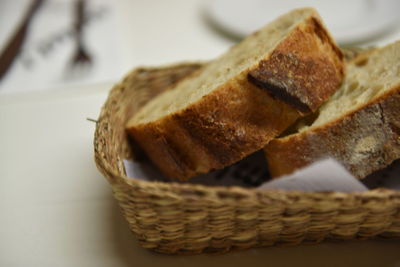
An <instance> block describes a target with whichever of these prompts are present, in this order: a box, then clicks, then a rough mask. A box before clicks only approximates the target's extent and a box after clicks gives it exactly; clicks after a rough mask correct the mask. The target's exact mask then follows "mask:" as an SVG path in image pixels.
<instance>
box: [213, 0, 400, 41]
mask: <svg viewBox="0 0 400 267" xmlns="http://www.w3.org/2000/svg"><path fill="white" fill-rule="evenodd" d="M304 6H312V7H315V8H316V9H317V10H318V11H319V13H320V14H321V16H322V17H323V19H324V21H325V23H326V25H327V26H328V28H329V30H330V31H331V32H332V34H333V36H334V37H335V39H336V40H337V41H338V42H339V43H341V44H351V43H361V42H363V41H367V40H370V39H373V38H377V37H379V36H381V35H383V34H385V33H387V32H388V31H390V30H391V29H393V28H394V27H395V26H396V22H398V21H399V16H398V14H397V13H398V10H399V9H400V1H397V0H384V1H382V0H381V1H378V0H352V1H344V0H336V1H317V0H280V1H268V0H236V1H232V0H211V1H209V2H208V5H207V6H206V12H207V14H208V16H209V18H210V19H211V20H212V21H213V23H214V24H216V25H217V26H218V27H219V28H221V29H222V30H224V31H226V32H227V33H229V34H233V35H235V36H237V37H244V36H246V35H248V34H250V33H251V32H253V31H254V30H256V29H258V28H260V27H262V26H263V25H265V24H267V23H268V22H270V21H272V20H273V19H275V18H276V17H278V16H280V15H282V14H284V13H285V12H287V11H289V10H291V9H293V8H298V7H304Z"/></svg>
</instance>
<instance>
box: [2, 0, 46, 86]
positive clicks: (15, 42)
mask: <svg viewBox="0 0 400 267" xmlns="http://www.w3.org/2000/svg"><path fill="white" fill-rule="evenodd" d="M43 2H44V0H34V1H33V2H32V4H31V5H30V7H29V9H28V11H27V13H26V14H25V16H24V19H23V21H22V23H21V25H20V26H19V28H18V30H17V31H16V32H15V34H14V36H13V37H12V38H11V39H10V41H9V43H8V44H7V45H6V47H5V49H4V50H3V52H2V53H1V55H0V81H1V80H2V78H3V77H4V75H5V74H6V73H7V71H8V70H9V69H10V67H11V65H12V63H13V62H14V59H15V58H16V57H17V55H18V53H19V52H20V50H21V47H22V45H23V43H24V41H25V39H26V34H27V32H28V28H29V24H30V22H31V21H32V19H33V17H34V15H35V14H36V12H37V11H38V10H39V8H40V6H41V5H42V4H43Z"/></svg>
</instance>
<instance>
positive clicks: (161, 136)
mask: <svg viewBox="0 0 400 267" xmlns="http://www.w3.org/2000/svg"><path fill="white" fill-rule="evenodd" d="M343 72H344V70H343V55H342V52H341V51H340V50H339V49H338V48H337V46H336V44H335V42H334V41H333V39H332V38H331V37H330V35H329V33H328V32H327V31H326V30H325V28H324V26H323V23H322V21H321V19H320V17H319V15H318V14H317V12H316V11H315V10H314V9H311V8H304V9H298V10H294V11H292V12H290V13H288V14H286V15H283V16H281V17H280V18H278V19H277V20H275V21H274V22H272V23H270V24H269V25H267V26H266V27H264V28H263V29H261V30H259V31H257V32H255V33H254V34H252V35H250V36H248V37H247V38H246V39H245V40H243V41H242V42H241V43H239V44H237V45H235V46H233V47H232V48H231V49H230V50H229V51H227V52H226V53H225V54H223V55H221V56H220V57H219V58H217V59H216V60H214V61H212V62H210V63H208V64H206V65H205V66H204V67H203V68H201V69H200V70H199V71H197V72H196V73H194V74H193V75H191V76H190V77H188V78H186V79H184V80H183V81H181V82H179V83H178V84H176V85H175V86H174V87H173V88H171V90H168V91H166V92H165V93H163V94H161V95H159V96H157V97H156V98H154V99H152V100H151V101H150V102H148V103H147V104H146V105H145V106H144V107H143V108H142V109H141V110H139V112H138V113H136V114H135V115H134V116H133V117H132V118H131V119H130V120H129V122H128V124H127V130H128V132H129V134H130V135H131V136H132V137H133V138H134V139H135V140H136V142H137V143H138V144H140V146H141V147H142V148H143V149H144V151H145V152H146V153H147V155H148V156H149V157H150V158H151V160H152V161H153V162H154V163H156V165H157V166H158V167H159V168H160V169H161V170H162V171H163V172H164V173H165V174H166V175H167V176H169V177H171V178H178V179H181V180H185V179H187V178H190V177H192V176H195V175H197V174H200V173H206V172H209V171H210V170H213V169H218V168H222V167H224V166H227V165H229V164H232V163H234V162H236V161H238V160H240V159H241V158H243V157H245V156H247V155H249V154H250V153H252V152H254V151H256V150H259V149H261V148H262V147H263V146H264V145H265V144H266V143H268V142H269V141H270V140H271V139H272V138H273V137H275V136H276V135H278V134H279V133H280V132H282V131H283V130H284V129H285V128H287V127H288V126H289V125H290V124H292V123H293V122H294V121H295V120H296V119H297V118H298V117H299V116H302V115H304V114H307V113H309V112H310V111H313V110H315V109H316V108H318V107H319V106H320V105H321V104H322V103H323V102H324V101H325V100H326V99H327V98H328V97H329V96H330V95H331V94H332V93H333V92H334V91H335V90H336V89H337V88H338V86H339V84H340V82H341V81H342V78H343Z"/></svg>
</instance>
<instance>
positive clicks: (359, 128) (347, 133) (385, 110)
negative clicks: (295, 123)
mask: <svg viewBox="0 0 400 267" xmlns="http://www.w3.org/2000/svg"><path fill="white" fill-rule="evenodd" d="M399 116H400V87H398V88H394V89H393V90H390V91H388V92H387V93H386V94H384V95H382V96H381V97H379V98H377V99H375V100H374V101H373V102H370V103H367V104H366V105H364V106H363V107H360V108H359V109H357V110H355V111H352V112H350V113H347V114H345V115H343V116H341V117H340V118H338V119H336V120H334V121H332V122H329V123H325V124H323V125H321V126H320V127H316V128H314V129H311V130H307V131H304V132H301V133H298V134H294V135H290V136H288V137H285V138H277V139H274V140H272V141H271V142H270V143H269V144H268V145H267V146H266V147H265V153H266V157H267V160H268V166H269V169H270V172H271V174H272V176H275V177H277V176H281V175H284V174H289V173H292V172H294V171H295V170H296V169H299V168H301V167H304V166H306V165H308V164H310V163H312V162H315V161H317V160H318V159H321V158H324V157H333V158H335V159H336V160H338V161H339V162H341V163H342V164H343V165H344V166H345V167H346V168H347V169H348V170H349V171H350V172H351V173H352V174H353V175H354V176H355V177H357V178H359V179H362V178H364V177H366V176H367V175H369V174H371V173H372V172H374V171H377V170H379V169H382V168H384V167H386V166H388V165H390V164H391V163H392V162H393V161H394V160H396V159H398V158H400V122H399V119H398V118H399Z"/></svg>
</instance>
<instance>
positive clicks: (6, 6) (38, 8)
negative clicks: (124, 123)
mask: <svg viewBox="0 0 400 267" xmlns="http://www.w3.org/2000/svg"><path fill="white" fill-rule="evenodd" d="M302 6H313V7H316V8H317V9H318V11H319V12H320V13H321V15H322V17H323V18H324V21H325V23H326V24H327V26H328V28H329V29H330V31H331V32H332V34H333V35H334V37H335V38H336V40H337V41H338V42H339V43H340V45H342V46H355V45H356V46H371V45H382V44H386V43H389V42H391V41H394V40H396V39H400V32H399V28H398V27H397V24H398V22H399V19H398V16H397V14H396V12H397V11H398V10H399V7H400V2H399V1H396V0H384V1H379V0H353V1H343V0H336V1H316V0H297V1H295V0H280V1H272V0H270V1H265V0H264V1H263V0H236V1H232V0H169V1H162V0H146V1H139V0H116V1H108V0H2V1H0V57H1V58H0V75H1V78H0V95H1V94H12V93H18V92H21V91H37V90H61V89H66V88H71V87H74V86H77V85H85V84H97V83H103V82H116V81H118V80H119V79H120V78H122V76H123V75H124V74H125V73H127V72H128V71H129V70H131V69H132V68H134V67H136V66H139V65H147V66H149V65H164V64H169V63H173V62H177V61H186V60H189V61H193V60H206V59H211V58H214V57H216V56H218V55H219V54H221V53H222V52H224V51H225V50H226V49H227V48H228V47H229V46H231V45H232V44H234V43H236V42H238V41H239V40H240V39H242V38H243V37H244V36H246V35H247V34H249V33H251V32H252V31H253V30H255V29H257V28H259V27H261V26H263V25H265V24H266V23H268V22H269V21H271V20H273V19H274V18H276V17H277V16H279V15H281V14H283V13H285V12H286V11H288V10H290V9H292V8H296V7H302Z"/></svg>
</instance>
